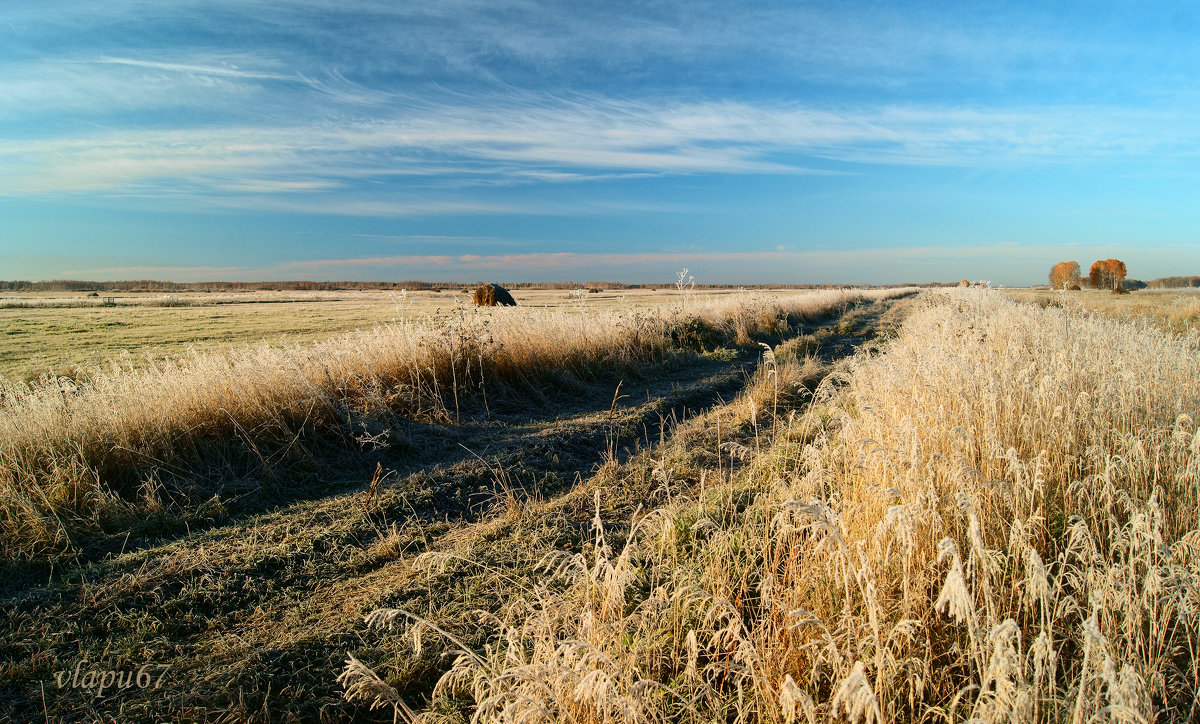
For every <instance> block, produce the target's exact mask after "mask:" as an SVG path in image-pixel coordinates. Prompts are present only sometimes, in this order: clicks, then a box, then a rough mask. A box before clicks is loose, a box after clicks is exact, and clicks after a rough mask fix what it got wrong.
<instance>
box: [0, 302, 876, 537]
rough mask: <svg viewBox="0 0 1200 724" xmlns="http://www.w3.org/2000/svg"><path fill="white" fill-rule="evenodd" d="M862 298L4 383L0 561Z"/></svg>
mask: <svg viewBox="0 0 1200 724" xmlns="http://www.w3.org/2000/svg"><path fill="white" fill-rule="evenodd" d="M886 293H890V292H885V293H873V294H875V295H876V296H878V295H880V294H886ZM860 296H861V295H859V294H858V293H842V292H814V293H807V294H797V295H791V296H774V297H770V296H766V295H753V294H746V295H739V296H737V297H733V298H729V299H725V300H722V301H720V302H715V303H712V304H689V305H688V306H687V307H686V308H684V307H680V306H664V307H661V308H654V309H651V310H648V311H637V312H597V313H587V314H579V313H567V312H558V311H552V310H525V309H514V310H502V312H500V313H494V312H493V313H489V312H486V311H482V310H481V311H475V310H466V311H464V312H463V313H462V314H461V315H460V316H458V317H455V318H453V319H450V320H442V321H434V320H429V319H426V320H416V321H413V320H408V321H397V322H396V323H394V324H388V325H383V326H378V327H375V328H373V329H370V330H364V331H358V332H354V333H350V334H346V335H343V336H340V337H337V338H335V339H331V340H329V341H326V342H321V343H317V344H310V345H292V346H283V347H280V346H268V345H258V346H246V347H241V348H237V349H234V350H233V351H230V352H227V353H195V352H194V353H191V354H189V355H187V356H184V357H182V358H179V359H175V360H167V361H159V362H156V363H153V364H151V365H149V366H147V367H144V368H133V367H124V368H123V367H121V366H120V364H119V363H112V364H110V365H109V366H108V367H105V368H98V369H93V370H90V371H89V372H87V373H86V374H84V375H83V376H82V379H83V381H76V380H71V379H66V378H48V379H43V380H41V381H40V382H37V383H35V384H32V385H24V384H17V383H13V382H0V558H9V559H11V558H20V557H30V556H34V557H36V556H42V555H46V554H49V553H53V552H55V551H61V550H63V549H64V548H65V547H66V546H68V545H69V544H70V538H71V535H72V534H73V533H75V532H78V531H88V530H95V529H96V528H97V527H98V526H101V525H104V524H106V523H112V522H113V521H114V520H118V519H119V518H121V517H122V516H134V517H137V516H141V515H145V514H147V512H149V511H153V510H155V509H157V508H159V507H161V505H162V503H161V501H160V500H158V499H157V498H156V492H155V491H156V490H157V479H158V477H160V476H164V475H169V476H172V477H175V478H185V479H186V478H190V479H198V480H203V479H205V478H206V477H207V478H220V476H221V475H222V467H223V466H224V467H228V461H229V460H230V459H231V458H236V457H238V456H239V455H240V456H242V457H249V458H250V459H254V460H257V461H258V462H259V463H260V464H259V468H258V472H259V474H267V473H269V469H270V467H271V466H272V465H273V464H276V463H278V462H279V461H280V460H282V459H283V458H285V457H288V456H296V455H303V450H304V436H305V434H307V433H310V432H312V431H318V432H322V433H332V434H335V435H340V436H342V437H343V438H345V439H347V440H352V438H353V436H354V434H355V431H356V427H358V428H360V427H361V422H362V421H363V420H364V419H367V418H371V417H372V416H378V415H382V414H401V415H406V416H415V417H420V418H424V419H429V420H433V421H438V422H449V421H452V420H454V419H455V418H456V416H457V415H458V414H459V412H460V409H461V407H462V405H464V404H467V403H468V402H471V403H473V404H475V403H476V401H479V400H483V399H485V398H486V396H487V395H491V396H492V397H493V399H494V398H495V397H497V396H504V395H505V394H508V395H509V396H510V398H511V397H520V396H522V395H527V396H533V397H535V398H536V396H537V395H538V394H540V393H538V391H537V384H536V378H537V377H538V376H539V375H543V374H547V373H553V374H568V375H572V374H573V375H577V376H581V377H587V376H589V375H594V374H597V373H599V372H601V371H604V370H612V369H621V368H631V367H635V366H638V365H642V364H645V363H647V362H650V361H654V360H659V359H662V358H663V357H664V356H666V355H668V354H671V353H672V352H673V351H674V350H676V349H679V348H680V347H681V346H687V345H688V344H689V343H690V340H689V339H688V335H687V334H686V332H687V331H688V330H691V331H692V332H694V331H696V330H697V329H700V330H706V331H707V332H710V333H712V334H713V335H715V337H714V338H717V339H730V340H732V339H735V338H736V339H741V340H742V341H748V340H749V338H750V337H751V336H752V335H754V334H756V333H758V332H759V331H761V330H768V331H777V330H778V329H779V328H780V327H781V326H782V327H786V325H787V323H788V322H787V320H788V319H789V318H791V319H792V320H793V321H794V320H796V319H798V318H801V317H811V316H816V315H820V314H824V313H826V312H828V311H830V310H831V309H833V308H835V307H837V306H839V305H843V304H845V303H847V302H849V301H851V300H853V299H856V298H859V297H860ZM359 432H361V430H359Z"/></svg>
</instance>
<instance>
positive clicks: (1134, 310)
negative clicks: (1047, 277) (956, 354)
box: [1005, 288, 1200, 334]
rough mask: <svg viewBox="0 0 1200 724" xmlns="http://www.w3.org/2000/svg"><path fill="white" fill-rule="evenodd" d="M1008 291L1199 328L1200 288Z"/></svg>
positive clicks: (1180, 330) (1165, 325)
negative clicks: (1118, 291)
mask: <svg viewBox="0 0 1200 724" xmlns="http://www.w3.org/2000/svg"><path fill="white" fill-rule="evenodd" d="M1005 293H1006V294H1008V295H1009V296H1011V297H1013V298H1015V299H1020V300H1022V301H1029V302H1034V303H1035V304H1039V305H1041V306H1067V307H1071V308H1075V309H1080V310H1089V311H1093V312H1100V313H1101V314H1105V315H1108V316H1110V317H1115V318H1117V319H1128V320H1138V319H1144V320H1146V321H1148V322H1149V323H1150V324H1153V325H1154V326H1156V327H1158V328H1159V329H1162V330H1164V331H1168V332H1174V333H1177V334H1194V333H1196V330H1200V288H1194V289H1193V288H1179V289H1139V290H1138V291H1135V292H1131V293H1129V294H1126V295H1114V294H1113V293H1112V292H1111V291H1106V290H1094V289H1086V290H1082V291H1075V292H1066V293H1065V294H1064V293H1060V292H1050V291H1045V290H1035V289H1007V290H1005Z"/></svg>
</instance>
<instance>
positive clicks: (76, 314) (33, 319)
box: [0, 289, 781, 380]
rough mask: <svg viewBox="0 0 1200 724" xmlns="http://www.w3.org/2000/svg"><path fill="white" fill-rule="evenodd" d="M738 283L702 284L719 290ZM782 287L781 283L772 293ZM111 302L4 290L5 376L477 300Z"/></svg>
mask: <svg viewBox="0 0 1200 724" xmlns="http://www.w3.org/2000/svg"><path fill="white" fill-rule="evenodd" d="M731 293H733V292H708V293H705V292H698V293H696V294H693V295H692V296H693V297H696V298H715V297H721V296H727V295H728V294H731ZM774 293H776V294H779V293H781V292H774ZM515 296H516V299H517V301H518V302H519V303H520V304H521V305H522V306H523V307H530V308H539V309H540V308H559V309H566V310H572V311H579V310H586V309H599V310H605V309H609V310H611V309H616V308H621V309H630V308H645V307H650V306H653V305H656V304H660V303H662V302H663V301H664V300H669V299H671V298H672V297H678V296H681V295H680V293H679V292H675V291H670V292H667V291H649V290H646V291H643V290H628V291H604V292H601V293H599V294H588V295H586V296H584V297H582V298H571V297H569V296H568V293H567V292H566V291H563V290H536V289H535V290H517V291H516V292H515ZM114 298H115V304H114V305H113V306H106V305H105V304H103V298H102V297H90V296H87V295H86V294H83V293H73V294H68V293H60V292H25V293H16V292H9V293H0V376H7V377H8V378H10V379H18V380H31V379H35V378H37V377H40V376H42V375H45V374H47V373H50V374H57V375H67V376H72V377H74V376H78V375H79V374H80V373H81V372H86V371H87V370H89V369H94V368H96V367H103V366H105V365H106V364H107V363H109V362H110V361H112V360H118V361H119V362H120V363H121V364H123V365H126V366H129V365H132V366H144V365H145V364H147V361H148V360H155V359H162V358H164V357H172V356H179V355H182V354H186V353H187V352H188V350H189V349H198V350H211V349H219V348H222V347H226V348H227V347H229V346H234V345H238V344H243V343H251V342H268V343H272V344H279V343H281V342H284V341H294V342H307V341H315V340H320V339H328V338H330V337H333V336H336V335H338V334H340V333H343V332H347V331H350V330H354V329H361V328H368V327H372V326H374V325H377V324H385V323H388V322H394V321H397V320H404V319H418V318H422V317H441V318H444V317H447V316H449V315H452V314H455V313H456V312H457V311H459V310H461V309H462V308H463V307H464V306H466V305H469V304H470V297H469V295H466V294H462V293H461V292H460V291H459V290H457V289H447V290H445V291H442V292H440V293H434V292H428V291H419V292H407V293H403V294H401V293H397V292H390V291H387V292H385V291H352V292H266V291H262V292H243V293H198V292H188V293H178V294H170V295H164V294H151V293H120V294H115V297H114Z"/></svg>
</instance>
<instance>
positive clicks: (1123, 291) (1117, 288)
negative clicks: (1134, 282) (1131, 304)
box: [1112, 284, 1129, 294]
mask: <svg viewBox="0 0 1200 724" xmlns="http://www.w3.org/2000/svg"><path fill="white" fill-rule="evenodd" d="M1112 293H1113V294H1128V293H1129V290H1128V289H1126V288H1125V287H1123V286H1121V285H1120V284H1118V285H1117V286H1115V287H1113V290H1112Z"/></svg>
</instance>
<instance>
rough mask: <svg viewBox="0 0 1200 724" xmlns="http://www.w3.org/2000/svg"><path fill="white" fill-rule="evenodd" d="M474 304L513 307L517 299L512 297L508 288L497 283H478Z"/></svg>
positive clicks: (478, 305)
mask: <svg viewBox="0 0 1200 724" xmlns="http://www.w3.org/2000/svg"><path fill="white" fill-rule="evenodd" d="M474 299H475V306H477V307H515V306H517V300H515V299H513V298H512V295H511V294H509V293H508V290H507V289H505V288H504V287H502V286H500V285H499V284H495V283H489V284H480V285H479V288H478V289H476V290H475V296H474Z"/></svg>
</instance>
